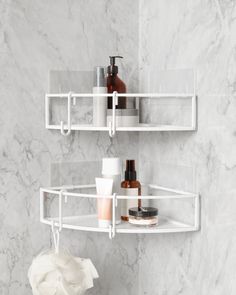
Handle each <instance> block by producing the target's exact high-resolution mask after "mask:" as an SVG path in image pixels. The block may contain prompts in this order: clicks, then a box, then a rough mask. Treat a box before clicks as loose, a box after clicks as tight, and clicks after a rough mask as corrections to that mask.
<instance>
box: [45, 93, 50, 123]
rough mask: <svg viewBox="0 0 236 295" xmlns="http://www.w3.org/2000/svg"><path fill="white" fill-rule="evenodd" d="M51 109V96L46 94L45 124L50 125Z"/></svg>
mask: <svg viewBox="0 0 236 295" xmlns="http://www.w3.org/2000/svg"><path fill="white" fill-rule="evenodd" d="M49 109H50V105H49V98H48V95H47V94H46V95H45V124H46V126H49V125H50V120H49V116H50V115H49Z"/></svg>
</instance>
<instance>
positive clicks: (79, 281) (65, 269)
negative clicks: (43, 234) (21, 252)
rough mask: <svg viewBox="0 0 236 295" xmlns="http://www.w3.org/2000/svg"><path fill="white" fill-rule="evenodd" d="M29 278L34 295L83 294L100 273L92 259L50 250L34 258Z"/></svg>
mask: <svg viewBox="0 0 236 295" xmlns="http://www.w3.org/2000/svg"><path fill="white" fill-rule="evenodd" d="M28 278H29V281H30V285H31V287H32V291H33V295H83V294H84V293H85V291H86V290H87V289H90V288H92V287H93V280H94V279H97V278H98V273H97V270H96V268H95V267H94V265H93V264H92V262H91V260H90V259H83V258H79V257H73V256H71V255H70V254H68V253H66V252H59V253H58V254H56V253H55V252H52V251H48V252H44V253H41V254H39V255H38V256H37V257H36V258H34V260H33V262H32V264H31V266H30V268H29V271H28Z"/></svg>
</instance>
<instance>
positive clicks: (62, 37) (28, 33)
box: [0, 0, 139, 295]
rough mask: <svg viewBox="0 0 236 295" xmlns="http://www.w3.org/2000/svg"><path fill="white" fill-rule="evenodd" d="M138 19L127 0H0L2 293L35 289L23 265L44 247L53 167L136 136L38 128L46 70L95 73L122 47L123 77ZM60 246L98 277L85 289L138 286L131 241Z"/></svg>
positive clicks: (119, 150) (114, 150)
mask: <svg viewBox="0 0 236 295" xmlns="http://www.w3.org/2000/svg"><path fill="white" fill-rule="evenodd" d="M137 15H138V3H137V2H136V1H132V0H121V1H110V0H98V1H90V0H79V1H77V0H68V1H66V0H59V1H53V0H43V1H31V0H23V1H22V0H6V1H0V65H1V71H0V94H1V99H0V105H1V116H0V127H1V138H0V163H1V165H0V218H1V222H0V237H1V238H0V273H1V274H0V294H1V295H15V294H19V295H29V294H32V293H31V290H30V286H29V284H28V280H27V270H28V267H29V265H30V263H31V261H32V258H33V256H34V255H36V254H37V253H39V252H40V251H42V250H43V249H45V248H48V247H49V246H50V231H49V228H48V227H47V226H44V225H42V224H40V223H39V188H40V186H48V185H50V183H51V166H53V167H55V166H56V165H57V164H58V167H59V166H60V165H59V164H61V163H72V164H73V163H76V162H78V161H80V160H100V158H102V157H103V156H105V155H121V156H122V157H125V158H126V157H128V156H131V155H137V151H138V145H137V142H138V137H137V136H138V135H137V134H133V135H132V136H130V134H129V135H128V134H120V135H119V136H118V137H117V138H116V139H115V140H114V142H113V143H112V142H111V141H110V139H109V136H108V134H107V133H96V132H94V133H84V132H81V133H79V132H76V133H73V134H72V135H71V136H69V137H67V138H65V137H62V136H61V135H60V134H59V132H57V131H48V130H46V129H45V126H44V95H45V92H46V91H47V90H48V81H49V75H48V74H49V72H50V71H52V70H54V71H72V70H74V71H78V70H92V69H93V66H94V65H107V64H108V62H109V58H108V56H109V55H112V54H118V53H119V54H123V55H124V57H125V58H124V61H123V62H122V65H124V66H121V71H122V75H123V76H124V77H127V73H128V72H130V71H132V68H133V65H134V64H135V63H136V62H137V60H138V47H137V44H138V31H137V27H138V18H137ZM127 28H128V29H127ZM127 146H129V150H127ZM52 171H54V170H53V169H52ZM52 179H53V177H52ZM62 244H64V246H67V245H68V246H69V248H70V250H71V252H72V253H73V254H77V255H80V256H82V257H91V258H92V260H93V261H94V263H95V265H96V267H97V268H98V271H99V273H100V277H101V278H100V280H99V281H97V282H96V288H94V290H93V291H92V292H95V293H96V292H97V293H96V294H119V292H120V290H122V293H123V294H129V293H130V292H131V293H132V292H133V293H134V291H135V290H136V286H135V281H136V277H137V276H136V275H135V274H136V273H137V257H138V255H139V254H138V252H137V251H136V250H135V249H136V248H137V245H138V243H137V237H134V238H133V239H132V240H129V239H128V238H127V239H126V240H118V241H117V242H112V243H111V242H110V241H109V239H108V237H107V236H106V235H91V234H79V233H76V232H73V233H72V232H70V231H68V232H66V233H65V236H63V237H62ZM124 244H125V245H124ZM98 253H99V254H98ZM111 270H112V271H111ZM95 293H94V294H95Z"/></svg>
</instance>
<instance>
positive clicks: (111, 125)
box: [109, 91, 118, 137]
mask: <svg viewBox="0 0 236 295" xmlns="http://www.w3.org/2000/svg"><path fill="white" fill-rule="evenodd" d="M117 93H118V92H117V91H113V93H112V122H110V123H109V135H110V137H114V136H115V134H116V106H117V105H118V96H117Z"/></svg>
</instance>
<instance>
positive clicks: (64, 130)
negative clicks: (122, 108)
mask: <svg viewBox="0 0 236 295" xmlns="http://www.w3.org/2000/svg"><path fill="white" fill-rule="evenodd" d="M104 96H106V97H112V99H113V111H112V120H111V124H110V125H109V126H107V127H98V126H94V125H92V124H91V125H80V124H72V123H71V122H72V118H71V116H72V115H71V107H72V105H76V101H77V99H79V98H88V99H91V98H93V97H104ZM119 97H127V98H129V97H133V98H137V99H138V98H155V99H158V98H182V99H191V122H190V123H189V125H188V126H185V125H183V126H182V125H157V124H138V125H137V126H134V127H117V126H116V112H115V106H116V105H117V103H118V98H119ZM55 98H56V99H67V122H66V123H65V122H63V121H61V122H60V125H58V124H52V123H51V119H50V109H51V99H55ZM196 113H197V97H196V94H195V93H117V92H113V93H110V94H109V93H107V94H93V93H73V92H69V93H51V94H46V96H45V125H46V129H51V130H60V131H61V134H62V135H69V134H70V133H71V131H72V130H75V131H76V130H77V131H108V132H109V135H110V136H111V137H113V136H115V133H116V131H118V132H119V131H194V130H196V128H197V115H196Z"/></svg>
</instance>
